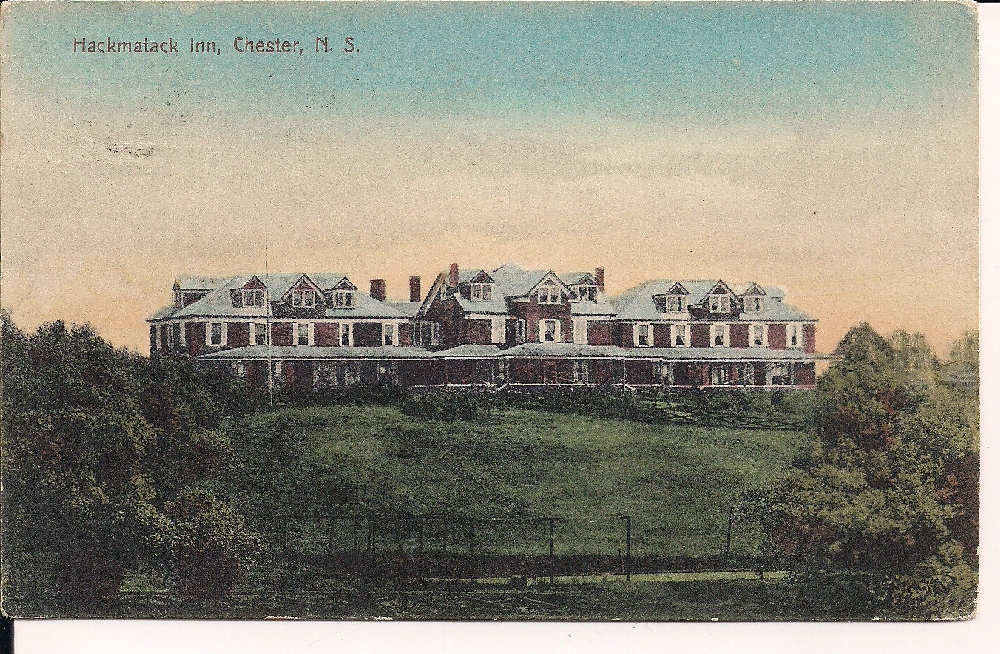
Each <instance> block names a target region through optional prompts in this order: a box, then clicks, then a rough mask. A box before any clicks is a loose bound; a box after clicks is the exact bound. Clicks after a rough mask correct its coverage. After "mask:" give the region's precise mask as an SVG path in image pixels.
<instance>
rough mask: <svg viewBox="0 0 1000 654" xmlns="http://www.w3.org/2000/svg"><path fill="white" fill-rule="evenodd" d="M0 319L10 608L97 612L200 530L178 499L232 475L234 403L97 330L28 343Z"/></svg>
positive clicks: (207, 383) (57, 328)
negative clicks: (228, 433) (138, 573)
mask: <svg viewBox="0 0 1000 654" xmlns="http://www.w3.org/2000/svg"><path fill="white" fill-rule="evenodd" d="M2 325H3V333H2V340H0V344H2V355H3V368H2V381H3V393H2V402H3V404H2V411H3V416H2V419H3V423H2V435H3V450H4V455H3V498H2V499H3V530H4V533H3V548H4V549H3V556H4V561H5V565H4V583H5V586H4V589H5V591H7V592H6V594H5V597H4V603H5V605H4V608H5V609H6V610H8V611H15V612H21V613H23V612H43V613H52V612H58V611H61V610H63V609H65V608H72V610H73V611H74V612H76V611H79V610H81V609H84V610H93V609H94V608H95V607H97V606H99V605H101V604H102V603H104V602H107V601H108V600H109V599H110V598H112V597H113V596H114V595H115V594H116V593H117V592H118V590H119V587H120V586H121V583H122V581H123V579H124V578H125V576H126V574H127V573H128V572H129V571H132V570H144V569H153V570H155V569H167V568H169V567H170V566H171V562H172V561H177V557H176V553H177V551H178V548H179V547H182V545H181V543H180V540H179V539H183V538H190V537H191V535H190V533H189V532H190V530H188V531H185V529H187V527H186V526H185V523H184V522H183V521H179V520H178V519H176V516H174V517H172V516H171V515H170V512H169V511H168V510H166V509H167V504H168V503H170V502H176V501H177V499H178V497H179V496H180V495H181V494H182V493H183V492H185V489H187V488H189V487H193V486H196V485H200V484H204V483H206V482H210V481H211V480H212V479H213V478H214V477H215V476H217V475H218V474H219V472H220V471H221V469H222V466H223V464H224V462H225V460H226V459H227V457H228V456H229V449H228V442H227V441H226V440H225V438H224V436H223V435H222V433H221V432H220V431H219V428H220V427H221V425H222V422H223V419H224V417H223V414H222V413H221V412H220V410H219V406H223V405H224V401H225V399H226V398H227V397H235V396H234V395H233V394H229V395H226V394H225V393H219V391H220V389H221V388H222V387H221V386H220V385H219V380H218V379H210V378H208V377H207V376H206V375H205V374H203V373H201V372H198V371H196V370H194V369H193V367H192V366H191V365H190V364H189V363H187V362H184V361H180V360H177V361H163V360H155V359H154V360H152V361H151V360H149V359H147V358H144V357H140V356H138V355H136V354H133V353H131V352H129V351H127V350H124V349H116V348H114V347H112V346H111V345H109V344H108V343H106V342H105V341H104V340H102V339H101V338H100V337H99V336H98V335H97V334H96V333H95V332H94V331H93V330H92V329H91V328H90V327H89V326H74V327H72V328H67V327H66V326H65V324H64V323H62V322H58V321H57V322H54V323H50V324H46V325H43V326H41V327H40V328H39V329H38V330H37V331H36V332H35V333H33V334H30V335H29V334H25V333H23V332H21V331H20V330H19V329H17V327H16V326H15V325H14V324H13V322H12V321H11V320H10V317H9V316H7V315H4V316H3V317H2ZM220 398H221V399H220ZM236 518H237V517H236V516H228V515H227V514H226V513H225V511H224V510H221V509H220V512H219V517H218V519H217V520H216V522H217V523H221V522H222V521H224V519H229V520H230V522H231V527H230V528H231V529H235V530H238V529H240V528H241V523H240V522H239V520H238V519H236ZM219 529H222V528H221V527H220V528H219ZM217 531H218V529H217ZM222 531H225V529H222ZM209 541H210V542H219V543H222V544H223V545H224V546H227V547H228V546H229V544H230V543H229V541H227V540H226V539H222V540H219V539H218V538H216V539H215V540H214V541H212V540H211V539H209ZM192 572H193V573H197V572H196V571H193V570H192ZM174 573H175V574H181V575H183V574H185V570H183V569H181V568H178V569H176V570H174ZM197 574H200V573H197ZM230 586H231V584H230Z"/></svg>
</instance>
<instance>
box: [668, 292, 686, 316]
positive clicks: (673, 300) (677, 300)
mask: <svg viewBox="0 0 1000 654" xmlns="http://www.w3.org/2000/svg"><path fill="white" fill-rule="evenodd" d="M680 311H684V296H683V295H668V296H667V313H678V312H680Z"/></svg>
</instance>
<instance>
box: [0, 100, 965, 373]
mask: <svg viewBox="0 0 1000 654" xmlns="http://www.w3.org/2000/svg"><path fill="white" fill-rule="evenodd" d="M4 110H5V119H4V123H5V124H4V127H5V129H4V135H3V146H4V152H3V170H2V180H0V182H2V187H0V193H2V196H0V198H2V211H3V213H2V222H0V234H2V240H0V251H2V270H0V280H2V286H0V298H2V304H3V306H4V308H6V309H8V310H10V311H12V313H13V316H14V319H15V321H16V322H17V323H18V324H19V325H21V326H22V327H25V328H33V327H35V326H36V325H38V324H39V323H40V322H43V321H48V320H54V319H64V320H67V321H70V322H89V323H91V324H92V325H93V326H95V327H96V328H97V329H98V330H99V331H100V333H101V334H102V335H103V336H105V337H106V338H108V339H109V340H110V341H112V342H113V343H115V344H118V345H125V346H128V347H131V348H134V349H137V350H139V351H146V350H147V348H148V331H147V327H146V324H145V323H144V319H145V318H146V317H147V316H148V315H149V314H151V313H152V312H153V311H155V310H156V309H157V308H159V307H161V306H163V305H165V304H167V303H169V299H170V286H171V284H172V280H173V278H174V276H175V275H178V274H212V275H227V274H236V273H240V272H256V271H263V269H264V265H265V264H264V260H265V244H266V246H267V248H266V249H267V257H268V259H269V261H268V264H269V269H270V270H271V271H273V272H278V271H286V272H291V271H317V272H322V271H338V272H344V273H347V274H348V275H349V276H350V277H351V279H352V280H353V281H354V282H355V283H356V284H357V285H358V286H359V287H360V288H362V289H365V290H366V289H367V287H368V280H369V279H370V278H373V277H382V278H385V279H387V280H388V286H389V295H390V297H394V298H399V299H405V296H406V293H407V278H408V276H409V275H412V274H418V275H421V276H422V278H423V280H424V290H425V291H426V290H427V289H428V288H429V286H430V283H431V281H432V279H433V276H434V275H435V274H436V273H437V272H438V271H440V270H442V269H444V268H446V267H447V265H448V264H449V263H451V262H453V261H454V262H458V263H459V264H460V265H461V266H462V267H463V268H465V267H481V268H493V267H496V266H498V265H500V264H503V263H505V262H514V263H518V264H520V265H522V266H525V267H530V268H544V269H555V270H557V271H569V270H589V269H593V268H594V267H596V266H603V267H604V268H605V269H606V270H607V290H608V292H610V293H619V292H621V291H623V290H625V289H626V288H628V287H630V286H633V285H635V284H638V283H640V282H642V281H645V280H648V279H656V278H671V279H693V278H722V279H726V280H729V281H746V280H755V281H759V282H761V283H764V284H774V285H780V286H783V287H784V288H785V289H786V290H787V293H788V297H787V301H788V302H789V303H790V304H793V305H795V306H797V307H799V308H800V309H802V310H804V311H806V312H807V313H810V314H812V315H814V316H815V317H817V318H818V319H819V321H820V322H819V328H818V329H819V330H818V347H819V349H820V350H821V351H826V352H829V351H830V350H832V349H833V347H834V346H835V345H836V343H837V341H838V340H839V339H840V338H841V337H842V336H843V334H844V332H845V331H846V330H847V329H848V328H849V327H850V326H852V325H854V324H857V323H858V322H860V321H868V322H870V323H871V324H872V325H873V326H875V327H876V328H877V329H879V330H880V331H883V332H888V331H890V330H892V329H896V328H903V329H907V330H908V331H919V332H922V333H924V334H925V335H926V336H927V337H928V339H929V341H930V342H931V344H932V345H933V346H934V347H935V348H936V349H937V350H938V351H939V353H941V354H946V353H947V349H948V347H949V343H950V342H951V341H953V340H954V339H956V338H958V337H959V336H960V335H961V334H962V333H963V332H965V331H967V330H970V329H976V328H977V324H978V193H977V188H978V187H977V184H978V177H977V176H978V171H977V156H976V152H977V133H976V130H975V128H974V126H973V127H969V126H968V122H967V121H956V123H955V124H953V125H952V124H947V123H942V124H936V125H917V126H914V125H902V124H901V125H897V126H891V127H885V126H882V127H877V126H870V127H861V128H858V127H846V126H845V127H838V128H830V127H827V128H819V127H816V128H814V129H806V128H797V129H796V128H790V127H788V126H787V125H774V124H766V123H760V124H757V125H752V126H751V125H740V126H733V128H732V129H722V128H719V129H715V130H710V129H701V130H696V129H690V128H689V129H681V128H676V127H671V126H669V125H662V124H661V125H648V124H647V125H631V126H630V125H619V126H614V127H608V126H607V125H604V126H600V125H598V126H594V125H587V124H585V123H583V122H580V123H574V124H565V125H561V126H559V128H558V129H552V128H551V126H542V127H540V128H538V129H509V128H507V127H505V126H503V125H496V124H487V123H485V122H481V123H477V122H475V121H466V122H463V123H458V122H451V123H441V124H438V123H435V122H433V121H430V120H428V121H421V122H414V121H411V122H402V121H401V122H399V123H397V124H393V123H389V122H384V123H381V124H379V123H375V122H370V123H367V124H366V125H365V126H364V127H363V128H362V127H359V126H356V125H354V126H352V125H346V124H344V123H343V122H338V121H329V122H325V123H324V122H319V121H313V122H309V121H306V120H292V119H281V120H278V119H275V120H274V121H271V122H268V123H265V124H260V123H259V122H258V123H251V122H241V121H239V120H238V119H233V118H232V117H230V118H229V119H227V120H222V119H212V118H205V117H192V116H189V117H187V118H186V119H178V118H177V117H176V116H175V117H172V118H163V117H160V116H150V117H149V118H147V119H145V120H135V119H134V118H130V119H129V120H128V121H127V122H121V123H116V122H114V121H113V120H111V119H107V120H104V121H100V120H93V119H87V120H81V119H80V118H79V117H74V116H67V115H65V114H61V113H59V112H58V111H57V110H53V109H51V108H45V109H40V108H39V107H38V106H36V105H33V104H31V103H30V102H16V103H15V102H11V101H10V98H8V99H7V101H6V102H5V103H4ZM140 150H142V151H144V152H151V154H148V155H147V154H143V153H138V152H139V151H140ZM137 153H138V154H137Z"/></svg>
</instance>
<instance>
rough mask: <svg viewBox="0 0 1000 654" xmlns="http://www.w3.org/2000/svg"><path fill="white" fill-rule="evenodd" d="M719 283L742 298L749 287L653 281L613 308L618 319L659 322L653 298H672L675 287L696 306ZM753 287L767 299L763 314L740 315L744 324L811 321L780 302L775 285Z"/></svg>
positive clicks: (707, 281)
mask: <svg viewBox="0 0 1000 654" xmlns="http://www.w3.org/2000/svg"><path fill="white" fill-rule="evenodd" d="M719 284H722V285H723V286H724V287H725V289H726V290H727V291H729V292H732V293H734V294H736V295H742V294H743V293H745V292H746V290H747V289H748V288H750V284H733V285H730V284H727V283H725V282H723V281H722V280H711V279H695V280H685V281H674V280H670V279H654V280H652V281H648V282H643V283H642V284H639V285H638V286H635V287H633V288H630V289H628V290H627V291H625V292H623V293H622V294H621V295H619V296H618V297H617V298H615V299H614V306H615V308H616V309H617V311H618V318H620V319H622V320H660V319H661V318H662V317H663V314H661V313H660V311H659V309H658V308H657V306H656V302H655V301H654V300H653V298H654V297H656V296H661V295H674V294H676V293H675V292H674V289H676V288H677V286H678V285H680V286H682V287H683V288H684V289H686V290H687V291H688V306H697V305H699V304H701V303H702V302H704V301H705V298H707V297H708V295H709V294H710V293H711V292H712V291H713V290H715V288H716V287H717V286H719ZM753 285H754V286H756V287H757V288H760V289H762V290H763V291H765V292H766V293H767V296H768V297H769V298H770V299H771V301H770V302H768V303H767V306H766V307H765V309H764V310H763V311H757V312H754V313H752V314H744V317H743V318H741V319H745V320H747V321H762V322H763V321H768V320H782V321H785V320H801V321H812V320H815V319H814V318H812V317H810V316H808V315H807V314H805V313H803V312H802V311H799V310H798V309H796V308H795V307H793V306H790V305H787V304H785V303H784V302H783V301H782V300H783V299H784V297H785V293H784V291H783V290H782V289H781V288H779V287H777V286H760V285H758V284H755V283H753Z"/></svg>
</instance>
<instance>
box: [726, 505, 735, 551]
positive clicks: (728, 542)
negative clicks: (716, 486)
mask: <svg viewBox="0 0 1000 654" xmlns="http://www.w3.org/2000/svg"><path fill="white" fill-rule="evenodd" d="M735 510H736V507H735V506H731V507H729V524H728V526H727V527H726V563H727V564H728V563H729V553H730V551H731V550H732V545H733V511H735Z"/></svg>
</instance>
